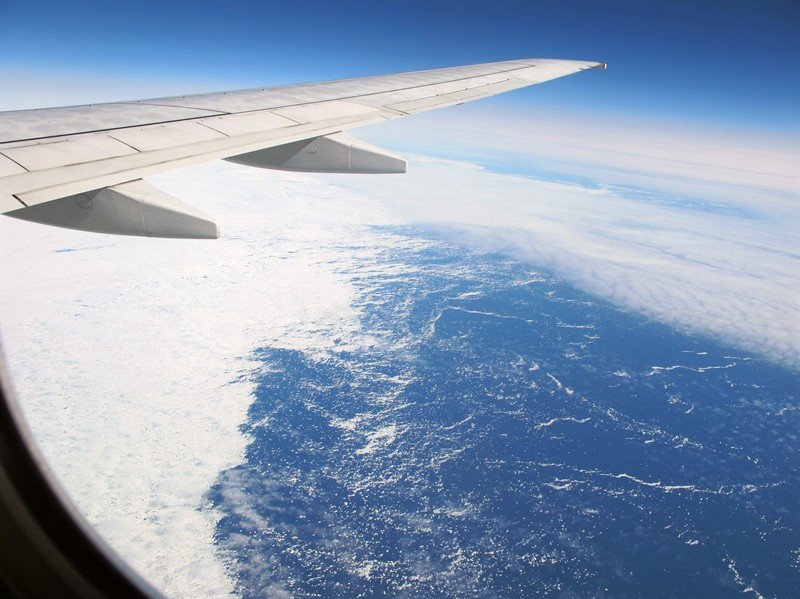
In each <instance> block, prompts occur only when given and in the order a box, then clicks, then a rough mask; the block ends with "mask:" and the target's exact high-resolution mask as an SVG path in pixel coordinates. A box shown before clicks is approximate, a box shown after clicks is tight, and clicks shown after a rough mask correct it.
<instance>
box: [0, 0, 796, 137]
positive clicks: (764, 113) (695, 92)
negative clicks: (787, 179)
mask: <svg viewBox="0 0 800 599" xmlns="http://www.w3.org/2000/svg"><path fill="white" fill-rule="evenodd" d="M798 40H800V3H798V2H674V3H668V2H597V3H595V2H507V3H503V2H491V3H489V2H372V3H371V2H276V3H271V2H235V1H229V2H211V1H207V2H203V1H197V2H141V1H140V2H101V1H96V2H69V1H66V0H64V1H57V2H37V1H30V0H29V1H27V2H16V1H9V0H4V1H3V3H2V19H0V66H1V67H2V73H3V79H4V82H5V85H4V87H6V88H9V87H15V88H19V87H25V88H28V89H30V90H31V95H30V98H31V100H30V101H31V102H34V103H35V101H36V99H37V97H38V96H37V94H36V93H35V92H36V88H37V87H45V88H51V89H50V90H49V91H50V95H48V96H47V97H48V98H51V97H53V90H52V87H53V86H60V87H62V88H68V87H70V83H69V81H70V79H69V77H71V76H73V77H74V78H73V79H72V81H74V82H75V83H74V85H77V86H81V87H83V88H84V90H85V95H86V96H87V99H88V100H95V99H97V100H106V99H114V98H117V99H123V98H127V99H129V96H130V94H131V93H133V92H134V90H135V89H136V88H135V87H133V88H129V87H127V86H124V87H121V86H119V85H118V82H119V81H120V80H123V79H127V80H131V81H136V82H143V81H147V82H148V83H149V85H147V86H144V85H143V86H141V88H142V90H143V91H144V92H150V91H151V90H152V92H153V93H156V92H158V91H160V90H162V89H163V90H164V93H181V92H194V91H200V90H208V91H211V90H215V89H227V88H236V87H249V86H258V85H264V84H267V85H269V84H275V83H288V82H302V81H312V80H323V79H336V78H341V77H347V76H359V75H371V74H378V73H384V72H395V71H404V70H414V69H424V68H432V67H440V66H451V65H458V64H469V63H476V62H484V61H492V60H505V59H510V58H521V57H554V58H577V59H597V60H605V61H608V62H609V63H610V65H611V67H610V69H609V71H608V72H606V73H602V74H600V73H591V74H588V75H586V76H581V77H572V78H567V79H565V80H562V81H559V82H558V84H557V85H548V86H542V87H541V88H537V89H533V90H524V91H521V92H517V93H515V94H510V95H505V96H502V97H499V98H497V99H493V100H491V102H494V103H496V104H498V105H501V106H502V105H511V104H526V105H531V104H534V105H537V106H553V107H555V106H557V107H559V108H560V109H563V110H582V111H592V112H596V113H603V114H612V115H627V116H631V117H642V118H658V119H668V120H682V121H686V122H689V123H709V124H716V125H723V126H738V127H746V128H756V129H765V130H772V131H783V132H784V133H785V132H790V133H791V132H795V134H796V129H797V123H798V89H799V88H800V75H799V74H798V73H799V72H800V66H799V65H798V62H799V61H800V41H798ZM54 75H55V77H54ZM115 85H116V88H117V90H118V91H116V92H115ZM70 91H71V94H72V95H70V98H72V97H74V94H75V93H76V90H74V89H73V90H70ZM5 93H6V95H8V94H9V93H10V92H9V90H8V89H6V90H5ZM20 93H22V92H19V90H16V93H15V95H14V98H15V104H19V102H20V100H19V97H20V96H19V94H20ZM115 93H116V95H115ZM12 107H19V106H16V105H15V106H12Z"/></svg>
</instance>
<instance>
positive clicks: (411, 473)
mask: <svg viewBox="0 0 800 599" xmlns="http://www.w3.org/2000/svg"><path fill="white" fill-rule="evenodd" d="M383 234H385V235H387V236H391V237H392V238H393V240H394V242H393V243H391V244H387V248H386V249H385V251H383V252H382V253H381V254H380V255H379V257H378V259H377V260H375V261H373V262H371V263H370V264H365V265H362V266H360V267H359V269H358V270H357V271H353V272H350V273H349V274H350V275H351V276H352V277H353V279H354V281H355V282H356V285H357V287H358V288H359V290H360V293H361V299H360V308H361V309H362V325H363V330H362V332H361V334H362V335H364V336H365V337H369V338H372V341H371V342H368V343H366V344H365V343H362V344H361V346H360V349H353V346H352V344H351V343H350V341H351V340H348V339H342V340H340V342H341V349H340V350H338V351H334V352H329V353H327V354H323V355H318V354H317V355H314V356H311V355H307V354H305V353H302V352H298V351H291V350H285V349H277V348H270V347H264V348H262V349H261V350H259V351H258V352H257V358H258V360H259V361H260V362H261V363H262V364H263V369H262V371H261V372H259V373H258V379H257V381H258V387H257V390H256V393H255V396H254V401H253V404H252V406H251V408H250V411H249V418H248V422H247V424H246V425H245V426H244V431H245V432H246V433H247V434H248V435H249V436H250V444H249V447H248V450H247V455H246V461H245V463H243V464H241V465H240V466H238V467H236V468H233V469H230V470H228V471H225V472H223V473H221V475H220V477H219V479H218V481H217V483H216V485H215V486H214V487H213V488H212V489H211V490H210V492H209V497H210V499H211V500H212V502H213V503H214V504H215V506H216V507H217V508H218V509H219V510H220V511H221V513H223V514H224V517H223V518H222V520H221V521H220V522H219V525H218V527H217V531H216V541H217V543H218V545H219V547H220V551H221V555H222V556H223V559H225V560H226V561H227V563H228V566H229V567H230V569H231V572H233V573H234V575H235V578H236V580H237V581H238V591H239V593H240V594H241V595H242V596H244V597H263V596H270V595H271V594H272V595H276V596H281V594H282V593H284V592H285V593H287V594H288V595H287V596H295V597H383V596H390V597H394V596H401V597H530V596H535V595H544V594H547V595H550V596H561V597H735V596H739V595H744V596H751V597H758V596H759V595H761V596H765V597H772V596H777V597H792V596H797V595H796V592H797V589H798V588H800V510H799V509H798V508H800V476H799V470H800V467H799V466H800V464H799V461H798V446H799V445H800V440H799V439H798V432H799V431H800V410H798V383H797V373H795V372H792V371H789V370H786V369H784V368H782V367H780V366H776V365H772V364H769V363H767V362H765V361H763V360H761V359H759V358H757V357H754V356H750V355H746V354H743V353H741V352H739V351H737V350H734V349H731V348H729V347H725V346H722V345H720V344H718V343H715V342H713V341H710V340H708V339H706V338H702V337H695V336H689V335H687V334H683V333H680V332H677V331H676V330H674V329H672V328H669V327H666V326H663V325H660V324H656V323H652V322H648V321H647V320H645V319H643V318H642V317H640V316H638V315H636V314H633V313H629V312H625V311H622V310H620V309H617V308H615V307H613V306H611V305H609V304H608V303H606V302H604V301H601V300H598V299H596V298H593V297H590V296H588V295H586V294H584V293H582V292H580V291H577V290H576V289H574V288H572V287H570V286H568V285H565V284H563V283H561V282H559V281H558V280H556V279H554V278H553V277H552V276H550V275H548V274H546V273H543V272H540V271H537V270H536V269H534V268H533V267H531V266H530V265H526V264H523V263H520V262H516V261H513V260H510V259H508V258H505V257H502V256H498V255H494V254H485V253H479V252H472V251H468V250H464V249H461V248H457V247H454V246H452V245H450V244H447V243H444V242H440V241H435V240H432V239H428V238H425V237H424V236H422V235H421V234H420V233H418V232H416V231H413V230H410V229H393V230H384V231H383Z"/></svg>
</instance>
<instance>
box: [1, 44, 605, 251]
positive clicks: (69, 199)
mask: <svg viewBox="0 0 800 599" xmlns="http://www.w3.org/2000/svg"><path fill="white" fill-rule="evenodd" d="M593 67H603V68H605V64H604V63H600V62H590V61H576V60H553V59H529V60H514V61H507V62H494V63H486V64H479V65H472V66H463V67H453V68H446V69H434V70H427V71H416V72H409V73H401V74H396V75H381V76H377V77H364V78H357V79H342V80H339V81H330V82H323V83H309V84H303V85H289V86H284V87H271V88H259V89H249V90H243V91H234V92H222V93H212V94H199V95H193V96H177V97H174V98H158V99H153V100H138V101H131V102H114V103H110V104H92V105H88V106H72V107H66V108H47V109H40V110H22V111H13V112H3V113H0V209H1V211H2V212H3V213H5V214H7V215H8V216H13V217H17V218H21V219H25V220H30V221H35V222H39V223H45V224H49V225H55V226H61V227H67V228H72V229H80V230H85V231H95V232H101V233H115V234H122V235H140V236H147V237H182V238H217V237H219V227H218V226H217V224H216V223H215V222H214V220H213V219H212V218H211V217H209V216H208V215H206V214H204V213H202V212H200V211H199V210H197V209H195V208H193V207H192V206H190V205H188V204H186V203H184V202H182V201H181V200H178V199H177V198H174V197H172V196H170V195H168V194H166V193H165V192H163V191H160V190H159V189H157V188H156V187H154V186H153V185H151V184H150V183H148V182H147V181H145V180H144V179H143V177H146V176H148V175H152V174H155V173H159V172H163V171H167V170H171V169H175V168H179V167H183V166H187V165H190V164H195V163H199V162H203V161H206V160H213V159H219V158H224V159H227V160H230V161H232V162H237V163H240V164H246V165H250V166H254V167H259V168H274V169H283V170H297V171H306V172H333V173H403V172H405V170H406V162H405V160H403V159H402V158H399V157H397V156H394V155H392V154H390V153H388V152H386V151H384V150H381V149H380V148H376V147H374V146H371V145H369V144H367V143H364V142H361V141H358V140H356V139H353V138H352V137H349V136H348V135H347V134H345V133H343V132H344V131H345V130H348V129H351V128H353V127H359V126H361V125H367V124H371V123H379V122H383V121H386V120H391V119H396V118H399V117H403V116H406V115H409V114H416V113H418V112H423V111H426V110H432V109H434V108H443V107H446V106H452V105H455V104H462V103H464V102H470V101H472V100H477V99H479V98H485V97H488V96H493V95H495V94H499V93H502V92H506V91H510V90H513V89H518V88H521V87H526V86H528V85H534V84H536V83H542V82H544V81H549V80H550V79H555V78H558V77H563V76H565V75H570V74H572V73H577V72H578V71H583V70H586V69H590V68H593Z"/></svg>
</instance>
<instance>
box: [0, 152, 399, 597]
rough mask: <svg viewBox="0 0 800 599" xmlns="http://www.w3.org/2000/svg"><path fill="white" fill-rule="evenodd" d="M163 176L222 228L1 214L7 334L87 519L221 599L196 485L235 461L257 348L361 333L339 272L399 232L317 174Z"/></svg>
mask: <svg viewBox="0 0 800 599" xmlns="http://www.w3.org/2000/svg"><path fill="white" fill-rule="evenodd" d="M153 181H154V183H155V184H156V185H158V186H159V187H161V188H162V189H164V190H166V191H168V192H169V193H172V194H174V195H176V196H178V197H181V198H183V199H185V200H187V201H190V202H192V203H193V204H195V205H196V206H198V207H199V208H201V209H203V210H205V211H207V212H208V213H211V214H216V215H219V216H220V220H221V222H222V229H223V237H222V238H221V239H220V240H218V241H185V240H184V241H182V240H157V239H141V238H125V237H114V236H105V235H96V234H90V233H80V232H74V231H67V230H63V229H56V228H51V227H45V226H41V225H35V224H31V223H26V222H23V221H18V220H15V219H10V218H3V219H0V231H1V232H2V254H1V255H2V260H0V266H1V269H0V272H1V273H2V296H1V297H0V312H1V315H2V323H3V328H2V334H3V344H4V349H5V351H6V353H7V357H8V359H9V363H10V369H11V372H12V375H13V378H14V382H15V384H16V387H17V389H18V392H19V396H20V398H21V401H22V404H23V408H24V413H25V415H26V417H27V419H28V420H29V423H30V425H31V427H32V429H33V431H34V434H35V437H36V438H37V439H38V440H39V442H40V444H41V446H42V449H43V451H44V455H45V457H46V458H47V460H48V461H49V462H50V464H51V465H52V466H53V469H54V471H55V472H56V474H57V475H58V477H59V478H60V480H61V481H62V483H63V485H64V486H65V488H66V490H67V492H68V493H69V494H70V495H71V497H72V498H73V499H74V501H75V502H76V503H77V505H78V506H79V507H80V508H81V510H82V511H83V512H84V514H85V515H86V516H87V517H88V519H89V521H90V522H92V523H93V524H94V525H95V526H96V527H97V528H98V530H99V531H100V533H101V534H102V535H103V536H104V537H105V538H106V539H107V540H108V541H109V542H110V544H111V545H112V546H113V547H114V548H115V549H116V550H117V551H118V552H119V553H120V554H121V555H122V556H123V557H124V558H125V559H127V560H129V561H130V563H131V564H132V565H133V566H134V567H135V568H136V569H137V570H139V571H140V572H141V573H142V574H143V575H144V576H145V577H146V578H148V579H149V580H151V581H152V582H153V583H154V584H156V586H158V587H159V588H161V589H163V590H164V591H165V592H166V593H167V594H168V595H169V596H173V597H212V596H222V595H227V594H230V593H231V592H232V590H233V583H232V581H231V580H230V579H229V578H228V574H227V572H226V570H225V568H224V566H223V564H222V563H221V561H220V560H218V559H217V558H216V557H215V551H216V548H215V545H214V542H213V537H212V535H213V532H214V526H215V523H216V520H217V517H218V516H217V514H216V513H215V512H214V511H213V509H211V507H210V506H205V505H204V502H203V496H204V494H205V493H206V492H207V491H208V489H209V488H210V486H211V485H212V484H213V483H214V481H215V479H216V477H217V476H218V474H219V472H220V471H222V470H223V469H226V468H229V467H232V466H234V465H237V464H239V463H241V461H242V459H243V451H244V447H245V445H246V442H247V439H246V438H245V437H244V436H243V435H242V434H241V433H240V432H239V430H238V427H239V425H240V424H241V423H243V422H244V421H245V419H246V411H247V408H248V407H249V405H250V403H251V402H252V392H253V388H254V383H253V378H254V376H255V374H254V373H257V371H258V368H259V366H260V365H259V363H258V362H257V361H255V360H253V359H251V358H250V357H249V356H250V354H251V352H252V351H253V350H254V349H256V348H258V347H263V346H266V345H269V346H273V347H288V348H294V349H301V350H304V351H306V352H308V353H312V354H313V353H315V352H323V351H326V350H328V349H331V347H332V345H333V343H334V340H335V339H339V340H340V346H341V345H342V344H343V343H345V342H346V343H350V344H353V343H360V341H359V338H358V336H357V335H355V333H356V332H357V331H358V327H359V322H358V311H357V310H356V309H355V308H354V307H353V304H354V301H353V299H354V297H353V296H354V287H353V285H351V282H350V281H351V279H350V277H351V276H352V275H350V274H348V273H346V272H345V271H346V270H347V269H350V270H353V269H354V265H355V264H357V263H358V261H359V260H367V261H368V260H369V257H370V253H371V252H379V251H381V250H382V248H383V247H384V246H385V245H386V244H387V243H389V241H388V240H387V238H386V236H383V235H379V234H378V233H373V232H371V231H370V230H369V229H368V228H365V227H363V226H362V225H363V224H365V223H370V224H381V223H382V224H389V223H391V222H393V221H391V220H390V219H389V218H388V217H387V214H386V211H385V210H384V209H382V208H381V207H380V206H379V205H378V204H376V203H375V202H369V201H365V200H362V199H360V198H359V197H356V196H354V195H353V194H348V193H346V192H343V191H342V190H341V189H337V188H334V187H331V186H329V185H325V184H322V183H319V182H317V181H315V180H314V179H312V178H309V177H302V176H293V175H287V174H279V173H270V172H265V171H254V170H249V169H247V168H246V167H237V166H233V165H230V164H226V163H214V164H210V165H203V166H200V167H195V168H192V169H186V170H183V171H177V172H174V173H170V174H167V175H163V176H160V177H156V178H154V179H153ZM343 240H345V243H342V242H343ZM351 243H352V244H353V245H356V246H358V247H359V249H358V250H356V251H354V250H351V249H350V247H349V246H350V245H351Z"/></svg>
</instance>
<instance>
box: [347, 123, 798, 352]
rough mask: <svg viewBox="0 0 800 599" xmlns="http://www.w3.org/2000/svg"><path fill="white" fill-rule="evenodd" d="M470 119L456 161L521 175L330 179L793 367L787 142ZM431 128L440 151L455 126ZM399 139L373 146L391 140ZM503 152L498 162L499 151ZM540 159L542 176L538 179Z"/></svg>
mask: <svg viewBox="0 0 800 599" xmlns="http://www.w3.org/2000/svg"><path fill="white" fill-rule="evenodd" d="M478 122H479V123H480V124H477V125H473V126H471V127H469V128H466V125H465V124H464V127H465V128H463V129H461V130H462V131H470V133H469V134H465V133H462V134H460V135H461V140H460V141H457V142H456V143H460V144H461V145H460V146H459V147H460V149H461V153H462V154H471V155H472V156H474V158H475V159H476V160H479V159H482V160H481V161H482V162H484V163H487V164H490V165H491V164H498V162H499V163H500V164H502V162H503V160H504V161H505V163H506V164H512V165H514V167H515V168H516V170H518V171H521V172H526V171H527V172H528V173H529V174H528V175H527V176H526V175H522V174H515V175H510V174H505V173H498V172H491V171H489V170H487V169H486V168H483V167H480V166H477V165H476V164H475V163H474V162H465V161H460V162H459V161H450V160H437V159H431V158H425V157H412V161H411V164H410V167H409V173H408V175H406V176H405V177H402V178H396V179H392V181H391V182H390V184H389V183H386V182H385V181H377V180H374V179H357V180H356V179H345V178H343V177H338V178H335V181H336V182H337V183H339V184H341V185H344V186H346V187H347V188H348V189H353V190H357V191H359V192H361V193H365V194H369V195H370V196H371V197H377V198H380V199H381V200H382V201H383V202H385V203H386V204H387V205H390V206H392V207H393V209H394V210H395V211H396V212H397V213H398V214H399V215H400V216H401V218H403V219H404V220H406V221H409V222H415V223H418V224H420V225H423V226H425V227H427V228H429V229H431V230H435V231H437V232H438V233H439V234H441V235H443V236H445V237H447V238H448V239H452V240H453V241H456V242H459V243H465V244H469V245H472V246H477V247H480V248H485V249H487V250H495V251H502V252H506V253H508V254H510V255H512V256H515V257H518V258H521V259H524V260H528V261H531V262H533V263H535V264H537V265H541V266H544V267H548V268H551V269H553V270H554V271H555V272H556V273H557V274H559V275H560V276H563V277H565V278H566V279H568V280H570V281H572V282H573V283H575V284H576V285H578V286H580V287H581V288H583V289H584V290H587V291H589V292H591V293H594V294H597V295H599V296H601V297H604V298H607V299H609V300H611V301H613V302H615V303H616V304H618V305H620V306H622V307H625V308H629V309H633V310H636V311H638V312H641V313H643V314H646V315H648V316H650V317H653V318H656V319H658V320H660V321H662V322H665V323H669V324H671V325H675V326H677V327H679V328H681V329H684V330H688V331H693V332H697V333H701V334H708V335H712V336H714V337H717V338H719V339H722V340H724V341H726V342H729V343H731V344H733V345H735V346H737V347H739V348H742V349H744V350H748V351H753V352H756V353H759V354H761V355H764V356H767V357H769V358H771V359H773V360H777V361H779V362H782V363H784V364H789V365H793V366H797V365H798V352H800V347H799V346H800V305H799V304H800V295H799V294H800V291H799V290H798V286H799V285H800V276H799V274H798V264H799V263H800V245H799V244H800V230H799V229H800V211H799V208H798V194H797V189H798V181H799V180H800V174H798V172H797V164H798V162H797V151H796V148H793V147H792V146H791V144H788V145H787V144H784V143H782V142H780V143H779V142H770V141H769V140H763V139H755V138H753V139H750V140H749V142H748V140H746V139H738V140H736V143H733V141H732V140H731V139H730V138H729V137H726V136H725V135H723V134H721V133H718V134H717V135H716V137H713V136H711V134H710V133H708V132H705V133H703V134H702V135H706V137H705V138H704V139H705V141H702V140H701V137H702V135H701V134H700V133H697V134H694V135H690V134H689V133H688V132H685V131H684V132H680V131H674V132H673V135H672V137H659V134H661V135H666V134H665V132H664V131H661V130H658V129H656V128H653V127H651V128H650V129H647V130H640V131H637V130H635V128H631V127H630V126H629V127H627V128H623V129H621V131H616V132H615V133H614V134H613V135H612V134H611V133H610V131H611V129H608V128H607V129H608V130H606V133H605V134H603V131H604V130H605V129H603V128H598V127H594V128H591V127H590V126H589V124H587V123H581V124H580V126H578V125H575V124H574V123H573V124H570V123H565V124H564V125H563V127H564V128H565V130H564V135H563V136H562V137H558V138H557V137H555V136H556V134H555V132H554V131H555V130H556V129H558V124H547V123H541V124H540V125H541V126H540V127H539V128H538V129H533V128H531V124H530V122H528V123H527V124H526V122H525V121H524V120H523V121H521V124H520V125H519V127H518V128H517V129H516V130H510V129H511V128H510V126H509V124H508V121H506V125H505V127H500V126H499V125H498V126H497V133H496V134H494V135H490V134H489V133H488V131H490V130H492V129H493V124H492V123H491V122H487V121H486V120H479V121H478ZM417 123H418V124H417V126H418V127H419V123H424V121H417ZM437 124H438V125H439V126H438V128H434V129H433V130H431V132H430V133H429V134H428V135H427V136H426V137H424V138H420V139H422V140H423V141H424V142H425V143H427V144H429V145H430V146H431V147H434V148H438V147H440V146H438V143H439V141H440V140H442V139H443V138H444V137H447V135H448V134H449V133H450V128H456V125H455V124H453V123H450V124H448V123H444V124H442V122H440V121H437ZM462 124H463V123H462ZM526 127H527V128H526ZM482 128H484V129H486V131H487V133H486V134H485V135H483V136H481V135H480V131H481V130H482ZM582 132H583V133H582ZM396 133H397V132H395V131H391V130H387V129H386V128H384V129H383V131H381V130H378V132H377V133H374V132H373V133H372V134H370V136H369V137H370V139H372V140H374V141H378V140H381V139H383V141H384V142H387V141H388V142H389V143H391V141H392V138H393V136H394V135H396ZM416 133H419V131H418V130H417V131H416ZM414 134H415V131H413V130H412V131H406V132H404V133H403V134H402V135H400V136H399V137H400V138H401V139H398V140H395V142H396V145H403V143H404V141H403V140H404V139H411V138H413V137H414ZM455 135H456V138H458V137H459V134H458V133H456V134H455ZM581 135H583V136H584V137H581ZM403 136H406V137H403ZM582 139H585V140H586V141H585V143H582V141H581V140H582ZM513 140H518V143H514V141H513ZM726 140H727V142H726ZM726 143H732V144H733V145H728V146H726V145H725V144H726ZM501 147H503V148H506V152H505V153H503V154H502V156H501V157H500V158H502V159H503V160H499V159H498V154H497V153H496V152H494V150H496V149H498V148H501ZM508 148H513V149H514V151H513V152H510V151H507V149H508ZM497 151H499V150H497ZM545 153H549V154H550V156H549V157H548V158H547V161H548V166H547V168H546V169H545V170H546V171H547V172H548V179H549V180H548V179H544V178H542V176H541V175H539V176H538V178H537V176H536V175H537V173H540V172H541V171H542V169H543V167H542V161H543V159H544V158H543V157H544V154H545ZM554 179H560V181H554ZM570 179H572V180H575V179H578V180H580V181H581V182H582V184H576V183H570V182H564V181H568V180H570Z"/></svg>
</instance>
